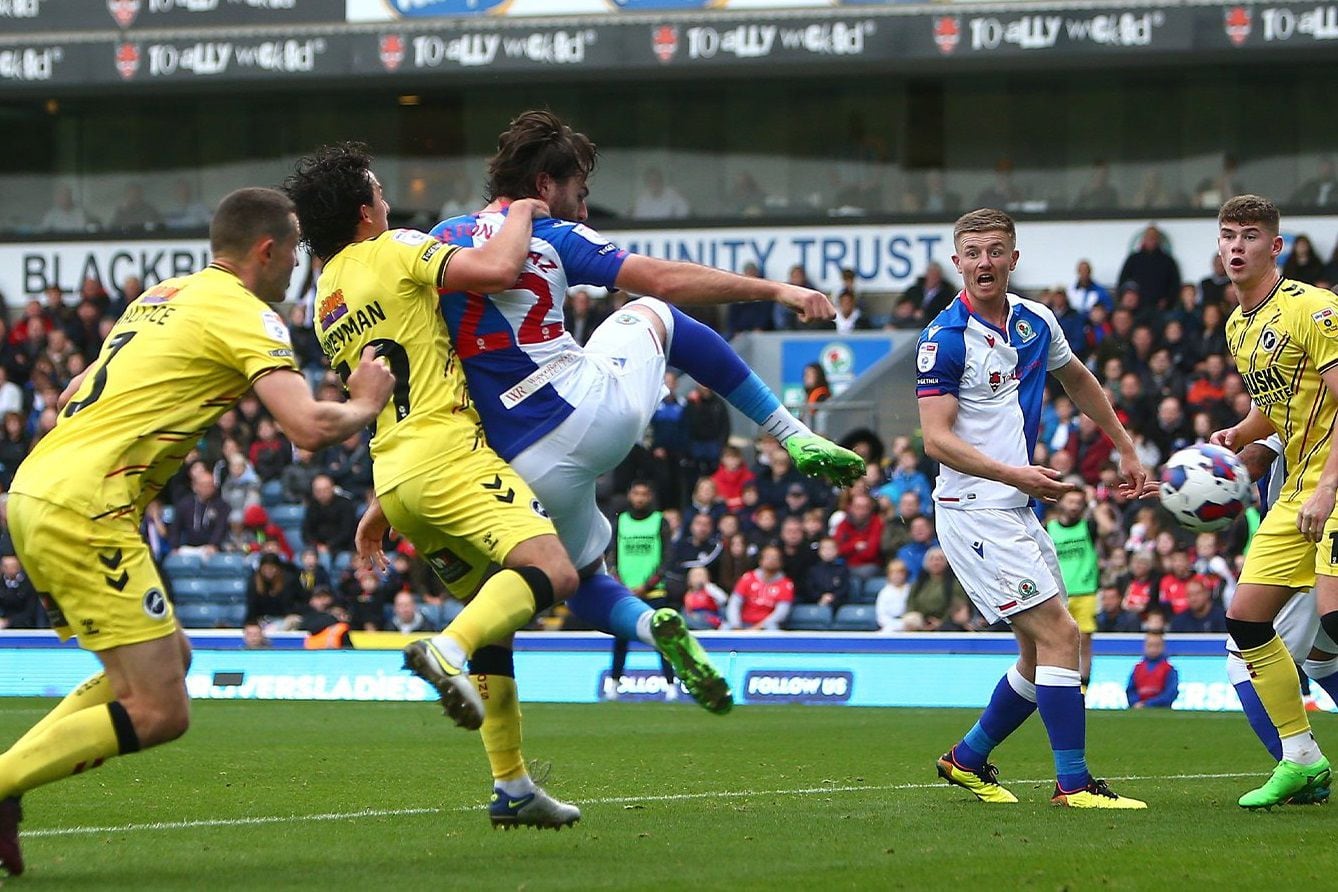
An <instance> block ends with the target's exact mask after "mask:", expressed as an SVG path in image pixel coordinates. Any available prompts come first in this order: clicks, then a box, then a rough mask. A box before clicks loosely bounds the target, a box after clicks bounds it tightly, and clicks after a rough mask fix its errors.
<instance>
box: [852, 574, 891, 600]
mask: <svg viewBox="0 0 1338 892" xmlns="http://www.w3.org/2000/svg"><path fill="white" fill-rule="evenodd" d="M885 585H887V579H886V578H885V577H883V576H875V577H873V578H872V579H856V580H853V583H852V585H851V588H853V589H854V590H855V593H854V597H852V598H851V599H850V603H852V604H872V603H873V602H875V601H877V600H878V593H879V592H881V591H882V590H883V586H885Z"/></svg>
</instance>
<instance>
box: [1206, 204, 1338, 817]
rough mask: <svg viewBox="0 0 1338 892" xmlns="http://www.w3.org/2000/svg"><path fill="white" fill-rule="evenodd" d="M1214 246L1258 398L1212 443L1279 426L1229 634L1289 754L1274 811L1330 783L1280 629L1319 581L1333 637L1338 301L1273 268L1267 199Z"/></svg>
mask: <svg viewBox="0 0 1338 892" xmlns="http://www.w3.org/2000/svg"><path fill="white" fill-rule="evenodd" d="M1217 223H1218V237H1217V249H1218V253H1219V255H1220V256H1221V258H1222V264H1223V265H1224V266H1225V267H1226V271H1227V276H1228V277H1229V278H1230V279H1231V282H1232V283H1233V284H1234V285H1235V286H1236V290H1237V292H1238V293H1239V294H1240V306H1239V307H1238V308H1237V309H1236V310H1235V311H1233V312H1232V314H1231V317H1230V318H1229V319H1228V320H1227V331H1226V334H1227V346H1228V347H1229V349H1230V350H1231V353H1232V355H1233V356H1235V357H1236V367H1237V368H1238V369H1239V371H1240V374H1241V377H1242V378H1243V379H1244V381H1245V388H1246V390H1248V391H1249V393H1250V399H1251V401H1252V403H1253V405H1252V407H1251V408H1250V413H1249V415H1248V416H1246V418H1245V419H1243V420H1242V421H1241V422H1239V423H1238V424H1236V425H1235V426H1234V427H1231V428H1227V429H1226V430H1222V431H1217V432H1215V433H1214V434H1213V435H1212V438H1211V439H1212V442H1214V443H1216V444H1218V445H1220V446H1226V447H1228V448H1230V449H1233V450H1236V449H1241V448H1243V447H1244V446H1246V445H1247V444H1249V443H1253V442H1254V441H1255V440H1258V439H1262V438H1264V437H1266V436H1268V435H1269V434H1272V433H1274V432H1276V433H1277V434H1278V435H1279V436H1281V438H1282V441H1283V444H1284V449H1285V454H1286V460H1287V477H1286V479H1285V480H1284V481H1283V484H1282V489H1281V492H1280V493H1279V496H1278V499H1277V501H1275V502H1274V503H1273V506H1272V508H1270V509H1269V512H1268V515H1267V516H1266V517H1265V518H1264V521H1263V523H1262V524H1261V525H1260V526H1259V529H1258V531H1257V532H1256V533H1255V535H1254V539H1253V540H1252V541H1251V543H1250V552H1249V554H1248V555H1247V556H1246V558H1245V568H1244V570H1243V571H1242V572H1241V577H1240V583H1239V585H1238V586H1237V588H1236V595H1235V597H1234V598H1233V599H1232V601H1231V607H1230V608H1229V609H1228V611H1227V631H1228V632H1229V633H1230V634H1231V638H1232V639H1233V640H1234V643H1235V649H1238V650H1239V652H1240V655H1241V657H1242V658H1243V659H1244V660H1245V662H1246V665H1247V668H1248V669H1249V672H1250V680H1251V682H1252V683H1253V685H1254V689H1255V691H1256V692H1257V693H1258V694H1259V699H1260V701H1261V702H1262V703H1263V705H1264V708H1265V709H1266V711H1267V712H1268V716H1269V718H1270V719H1271V720H1272V722H1273V724H1274V726H1276V727H1277V729H1278V735H1279V737H1280V738H1281V742H1282V760H1281V761H1280V762H1279V763H1278V766H1277V767H1276V768H1275V769H1274V770H1273V774H1272V775H1271V776H1270V777H1269V779H1268V780H1267V781H1266V782H1265V783H1264V785H1263V786H1261V787H1259V788H1258V789H1255V790H1251V791H1250V792H1248V793H1246V794H1245V795H1243V796H1242V797H1241V798H1240V805H1241V806H1242V807H1244V808H1269V807H1271V806H1274V805H1277V804H1279V803H1281V802H1285V801H1287V800H1288V799H1290V798H1291V797H1293V796H1296V795H1302V796H1304V795H1306V794H1309V793H1311V792H1313V791H1314V790H1315V789H1316V788H1317V787H1326V786H1328V783H1329V775H1330V771H1329V761H1328V759H1326V758H1324V755H1323V754H1322V753H1321V752H1320V749H1319V746H1318V744H1316V742H1315V738H1314V736H1313V735H1312V734H1311V732H1310V722H1309V720H1308V719H1307V718H1306V713H1305V706H1304V705H1303V703H1302V701H1301V692H1300V689H1299V688H1298V687H1297V684H1296V665H1295V664H1294V663H1293V662H1292V658H1291V654H1290V653H1288V651H1287V648H1286V646H1285V645H1284V644H1283V642H1282V639H1280V638H1279V637H1278V636H1277V634H1276V633H1275V632H1274V629H1273V620H1274V618H1275V617H1276V616H1277V614H1278V611H1279V610H1281V608H1282V606H1283V605H1284V604H1285V603H1286V602H1287V601H1288V600H1290V599H1291V597H1292V595H1293V594H1295V593H1296V592H1298V591H1304V590H1305V589H1308V588H1310V587H1311V586H1312V585H1313V586H1315V591H1316V598H1317V604H1318V609H1319V614H1320V622H1321V623H1322V624H1323V626H1324V630H1325V631H1326V632H1328V633H1329V634H1330V635H1334V634H1338V522H1335V520H1334V518H1333V508H1334V492H1335V490H1338V452H1335V451H1334V450H1333V449H1332V445H1333V425H1334V419H1335V415H1338V400H1335V394H1338V297H1335V296H1334V294H1333V293H1332V292H1329V291H1325V290H1323V289H1320V288H1314V287H1311V286H1310V285H1306V284H1305V283H1303V282H1296V281H1292V280H1291V279H1284V278H1283V277H1282V275H1281V274H1280V273H1279V272H1278V268H1277V261H1278V255H1279V254H1280V253H1281V252H1282V238H1281V237H1280V236H1279V235H1278V228H1279V218H1278V210H1277V208H1276V207H1274V206H1273V203H1272V202H1271V201H1269V200H1268V199H1266V198H1260V197H1259V196H1257V195H1241V196H1238V197H1236V198H1233V199H1231V200H1230V201H1228V202H1227V203H1226V204H1224V205H1222V209H1221V211H1220V212H1219V213H1218V215H1217Z"/></svg>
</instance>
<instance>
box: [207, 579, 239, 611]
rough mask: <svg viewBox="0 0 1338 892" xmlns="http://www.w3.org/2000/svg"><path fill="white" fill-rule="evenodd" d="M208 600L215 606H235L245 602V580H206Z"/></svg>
mask: <svg viewBox="0 0 1338 892" xmlns="http://www.w3.org/2000/svg"><path fill="white" fill-rule="evenodd" d="M204 582H205V583H206V590H207V592H208V598H209V600H210V601H212V602H213V603H215V604H236V603H239V602H241V601H245V600H246V579H245V578H243V577H239V576H234V577H232V578H230V579H206V580H204Z"/></svg>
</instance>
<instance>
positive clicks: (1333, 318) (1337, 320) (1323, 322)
mask: <svg viewBox="0 0 1338 892" xmlns="http://www.w3.org/2000/svg"><path fill="white" fill-rule="evenodd" d="M1310 318H1311V319H1314V320H1315V324H1316V325H1318V326H1319V330H1320V331H1321V332H1323V334H1324V337H1326V338H1333V337H1338V313H1336V312H1334V309H1333V307H1325V308H1324V309H1322V310H1320V311H1319V312H1317V313H1311V314H1310Z"/></svg>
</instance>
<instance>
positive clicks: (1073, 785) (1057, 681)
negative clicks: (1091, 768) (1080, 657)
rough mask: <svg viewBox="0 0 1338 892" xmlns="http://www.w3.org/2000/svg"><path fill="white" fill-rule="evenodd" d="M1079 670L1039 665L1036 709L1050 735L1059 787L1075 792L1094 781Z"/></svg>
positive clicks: (1067, 791)
mask: <svg viewBox="0 0 1338 892" xmlns="http://www.w3.org/2000/svg"><path fill="white" fill-rule="evenodd" d="M1079 684H1080V681H1079V677H1078V670H1077V669H1063V668H1061V667H1059V666H1037V667H1036V709H1037V711H1038V712H1040V714H1041V721H1042V722H1044V723H1045V732H1046V734H1048V735H1049V736H1050V749H1051V750H1053V751H1054V755H1055V780H1056V781H1057V782H1058V784H1059V789H1060V790H1061V791H1063V792H1065V793H1073V792H1076V791H1078V790H1082V789H1085V788H1086V787H1087V785H1088V784H1089V783H1091V781H1092V775H1091V774H1090V773H1088V771H1087V714H1086V713H1085V712H1084V709H1085V704H1084V702H1083V697H1082V690H1081V688H1080V687H1079Z"/></svg>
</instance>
